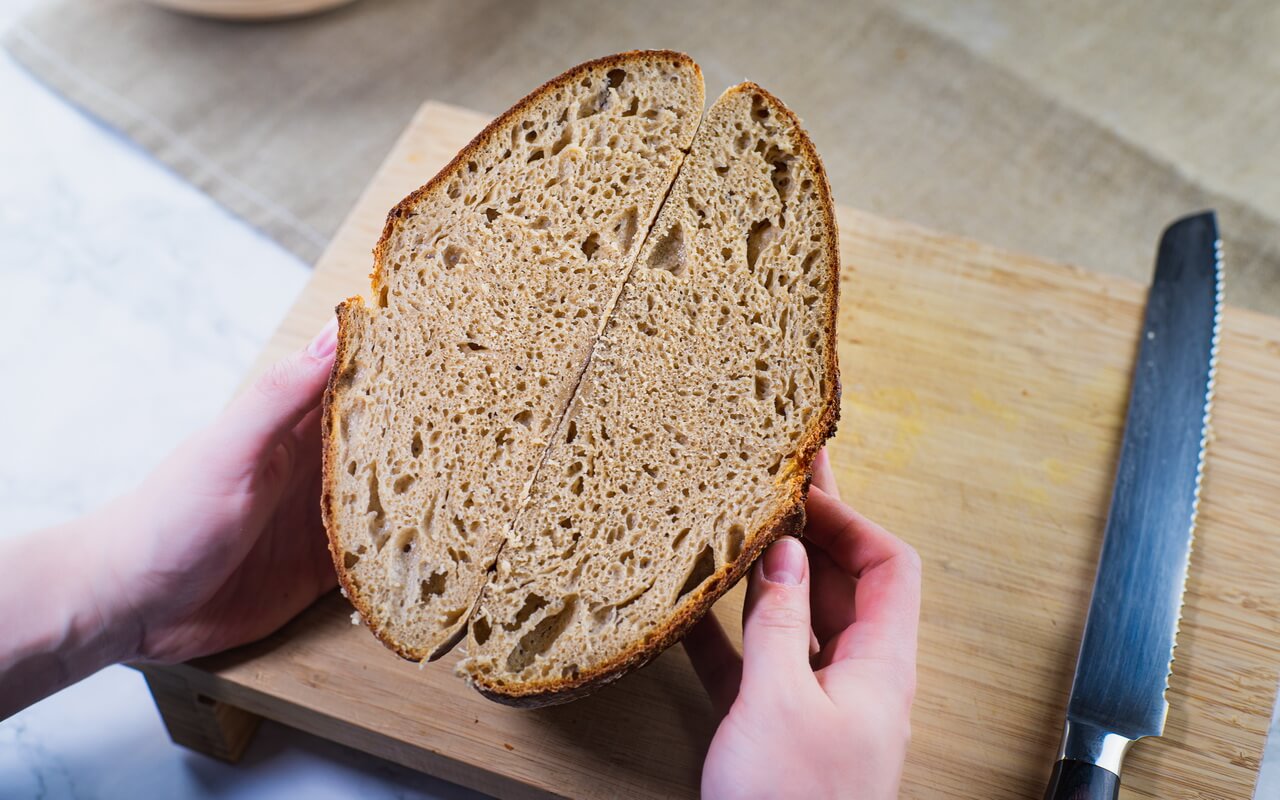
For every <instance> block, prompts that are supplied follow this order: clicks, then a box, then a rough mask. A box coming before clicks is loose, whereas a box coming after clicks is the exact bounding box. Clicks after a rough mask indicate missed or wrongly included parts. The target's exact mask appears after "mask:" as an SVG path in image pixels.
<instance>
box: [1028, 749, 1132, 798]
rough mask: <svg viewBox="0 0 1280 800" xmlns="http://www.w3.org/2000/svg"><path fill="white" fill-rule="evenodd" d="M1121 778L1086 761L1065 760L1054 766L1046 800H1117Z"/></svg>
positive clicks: (1045, 791)
mask: <svg viewBox="0 0 1280 800" xmlns="http://www.w3.org/2000/svg"><path fill="white" fill-rule="evenodd" d="M1119 795H1120V777H1119V776H1118V775H1116V774H1115V773H1114V772H1112V771H1111V770H1106V769H1103V768H1102V767H1099V766H1097V765H1096V764H1090V763H1089V762H1087V761H1076V760H1075V759H1073V758H1064V759H1062V760H1061V761H1059V762H1058V763H1057V764H1054V765H1053V775H1052V776H1051V777H1050V778H1049V787H1048V788H1047V789H1045V790H1044V800H1116V798H1117V797H1119Z"/></svg>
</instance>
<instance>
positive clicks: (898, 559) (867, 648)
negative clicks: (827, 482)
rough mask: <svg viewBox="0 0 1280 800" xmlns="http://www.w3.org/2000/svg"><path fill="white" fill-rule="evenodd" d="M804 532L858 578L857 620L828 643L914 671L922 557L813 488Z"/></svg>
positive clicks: (834, 652) (835, 652)
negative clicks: (832, 641) (831, 642)
mask: <svg viewBox="0 0 1280 800" xmlns="http://www.w3.org/2000/svg"><path fill="white" fill-rule="evenodd" d="M807 512H808V515H809V516H808V526H807V527H806V529H805V536H806V537H807V538H808V539H809V540H810V541H812V542H813V543H814V544H816V545H817V546H819V547H821V548H822V549H823V550H824V551H825V552H826V553H827V554H828V555H830V556H831V559H832V561H834V562H835V563H836V564H838V565H839V566H840V567H841V568H842V569H844V570H845V571H846V572H847V573H848V574H850V575H852V576H854V577H856V578H857V588H856V589H855V593H854V605H855V607H856V609H857V621H856V622H854V624H853V625H851V626H849V627H848V628H847V629H846V630H845V631H844V632H842V633H840V634H838V635H837V637H836V639H835V641H834V643H833V644H832V645H831V646H830V647H829V650H830V660H831V662H832V663H835V662H838V661H840V660H842V659H846V658H855V657H856V658H873V659H880V660H884V661H889V662H892V663H893V664H895V665H896V666H897V667H898V668H900V669H901V670H903V671H904V672H905V671H909V672H911V674H914V671H915V652H916V630H917V627H918V625H919V617H920V576H921V565H920V557H919V556H918V555H917V554H916V551H915V550H913V549H912V548H911V547H910V546H909V545H907V544H906V543H905V542H903V541H902V540H901V539H898V538H897V537H896V536H893V535H892V534H890V533H889V532H888V531H886V530H885V529H884V528H881V527H880V526H879V525H876V524H875V523H874V522H871V521H870V520H868V519H866V518H865V517H863V516H861V515H860V514H858V513H857V512H856V511H854V510H853V509H851V508H849V507H848V506H846V505H844V504H843V503H841V502H840V501H838V500H836V499H835V498H833V497H831V496H830V495H827V494H826V493H824V492H822V490H820V489H819V490H816V491H813V492H810V494H809V503H808V506H807Z"/></svg>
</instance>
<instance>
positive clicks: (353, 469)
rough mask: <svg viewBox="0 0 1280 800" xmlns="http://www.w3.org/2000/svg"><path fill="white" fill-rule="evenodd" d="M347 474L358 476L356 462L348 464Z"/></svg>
mask: <svg viewBox="0 0 1280 800" xmlns="http://www.w3.org/2000/svg"><path fill="white" fill-rule="evenodd" d="M347 474H348V475H355V474H356V462H354V461H352V462H351V463H349V464H347Z"/></svg>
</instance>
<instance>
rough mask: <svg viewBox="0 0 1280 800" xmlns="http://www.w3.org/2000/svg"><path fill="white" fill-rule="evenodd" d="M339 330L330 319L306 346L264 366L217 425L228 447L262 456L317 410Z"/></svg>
mask: <svg viewBox="0 0 1280 800" xmlns="http://www.w3.org/2000/svg"><path fill="white" fill-rule="evenodd" d="M337 325H338V323H337V320H336V319H332V320H329V324H328V325H326V326H325V327H324V329H323V330H321V331H320V333H319V334H318V335H317V336H316V338H315V339H313V340H312V341H311V343H310V344H308V345H307V346H306V347H305V348H304V349H302V350H300V351H298V352H297V353H294V354H293V355H290V356H288V357H286V358H284V359H282V360H280V361H277V362H276V363H275V364H273V365H271V366H270V367H268V368H267V371H266V372H264V373H263V374H262V375H261V376H260V377H259V378H258V379H257V380H256V381H254V382H253V385H252V386H250V387H249V388H248V389H247V390H246V391H244V392H243V393H241V394H240V396H239V397H237V398H236V399H235V400H234V401H232V403H231V405H230V406H229V407H228V408H227V410H226V412H225V413H224V414H223V417H222V419H221V420H219V422H218V425H217V427H218V428H219V429H220V431H219V433H220V438H222V440H223V441H224V443H225V444H226V445H227V446H230V447H232V448H236V449H237V450H239V452H241V453H245V452H246V451H247V452H248V453H260V452H262V451H264V450H265V449H266V448H267V447H268V446H269V445H271V444H273V443H275V442H277V441H279V439H280V437H281V436H283V435H284V434H286V433H288V432H289V431H290V430H292V429H293V427H294V426H295V425H297V424H298V423H299V422H300V421H301V420H302V418H303V417H304V416H305V415H306V414H307V412H308V411H310V410H311V409H313V408H315V407H316V405H317V404H318V403H319V402H320V394H321V392H322V391H323V390H324V385H325V383H326V382H327V381H328V379H329V370H330V368H331V367H332V366H333V355H334V351H335V349H336V347H337V333H338V327H337ZM241 448H243V449H241Z"/></svg>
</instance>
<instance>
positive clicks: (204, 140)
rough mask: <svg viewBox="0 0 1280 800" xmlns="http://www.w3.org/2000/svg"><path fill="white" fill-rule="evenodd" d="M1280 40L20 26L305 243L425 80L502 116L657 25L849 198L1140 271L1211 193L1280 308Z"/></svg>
mask: <svg viewBox="0 0 1280 800" xmlns="http://www.w3.org/2000/svg"><path fill="white" fill-rule="evenodd" d="M1277 42H1280V4H1277V3H1274V2H1269V0H1258V1H1256V2H1239V3H1233V4H1222V3H1206V2H1183V3H1159V4H1150V6H1149V7H1148V8H1146V9H1140V8H1138V7H1137V5H1136V4H1125V3H1115V2H1114V0H1086V1H1084V2H1072V3H1053V4H1049V3H1036V4H1022V3H1008V4H1003V3H998V2H980V1H978V0H972V1H971V2H959V3H957V2H944V0H910V1H909V2H905V3H896V4H894V5H893V6H892V7H890V6H889V5H878V4H870V3H868V4H857V5H855V4H844V3H830V4H805V5H800V4H795V5H792V4H789V3H783V2H772V3H770V2H751V3H746V2H728V1H727V0H721V1H720V2H693V1H692V0H681V2H676V3H669V4H658V3H648V2H625V3H624V2H610V3H605V2H592V1H591V0H554V1H552V0H544V1H543V2H533V1H528V2H499V1H498V0H474V1H472V2H465V0H457V1H453V2H451V1H447V0H441V1H437V0H422V1H421V2H418V1H415V0H362V1H361V2H359V3H356V4H355V5H353V6H350V7H348V8H346V9H343V10H340V11H337V12H333V13H329V14H325V15H321V16H318V17H313V18H310V19H303V20H297V21H291V22H280V23H272V24H254V25H249V24H243V25H242V24H230V23H215V22H207V21H201V20H196V19H190V18H187V17H183V16H179V15H176V14H172V13H168V12H164V11H159V10H155V9H153V8H151V7H148V6H145V5H143V4H142V3H140V2H138V1H137V0H83V1H81V2H74V1H72V0H63V1H62V2H54V3H51V4H50V5H48V6H46V7H42V8H40V9H38V10H37V11H36V12H35V13H33V14H32V15H31V16H30V17H29V18H28V19H26V20H25V21H23V22H22V23H20V24H19V25H17V26H16V27H15V28H14V29H12V31H11V32H10V34H9V35H8V38H7V41H6V46H7V47H8V49H9V50H10V52H11V53H13V55H14V56H15V57H16V58H17V59H18V60H19V61H20V62H22V63H23V64H25V65H26V66H27V67H28V68H29V69H31V70H32V71H33V72H34V73H35V74H36V75H37V76H39V77H40V78H41V79H42V80H44V81H46V82H47V83H48V84H49V85H50V86H52V87H53V88H54V89H56V90H57V91H59V92H61V93H63V94H65V95H66V96H67V97H69V98H70V99H71V100H73V101H74V102H76V103H78V104H80V105H81V106H83V107H84V108H85V109H87V110H88V111H89V112H90V113H92V114H94V115H96V116H98V117H100V118H102V119H103V120H105V121H106V122H107V123H109V124H111V125H113V126H115V127H118V128H119V129H121V130H122V131H124V133H125V134H126V135H127V136H129V137H130V138H132V139H134V140H135V141H137V142H138V143H139V144H140V145H142V146H143V147H145V148H146V149H148V150H150V151H151V152H153V153H154V154H155V155H156V156H157V157H158V158H160V159H161V160H162V161H164V162H165V163H167V164H169V165H170V166H172V167H173V168H174V169H175V170H177V171H178V172H179V173H181V174H182V175H184V176H186V177H187V178H189V179H190V180H191V181H193V182H194V183H195V184H197V185H199V186H200V187H202V188H203V189H204V190H205V191H207V192H209V193H210V194H211V195H213V196H214V197H216V198H217V199H218V200H220V201H221V202H222V203H224V204H225V205H226V206H228V207H229V208H231V209H232V210H234V211H235V212H236V213H237V214H240V215H241V216H243V217H244V218H245V219H247V220H248V221H250V222H251V223H253V224H254V225H256V226H258V227H260V228H261V229H263V230H264V231H266V232H267V233H269V234H270V235H271V236H273V237H275V238H276V239H278V240H279V241H280V242H282V243H283V244H284V245H285V246H286V247H288V248H290V249H291V250H293V251H294V252H296V253H297V254H298V255H300V256H301V257H303V258H304V259H307V260H312V259H314V258H315V257H316V256H317V255H318V254H319V253H320V251H321V250H322V249H323V248H324V246H325V243H326V242H327V241H328V239H329V237H330V235H331V234H332V233H333V232H334V230H335V229H336V227H337V226H338V223H339V222H340V221H341V219H342V217H343V215H344V214H346V213H347V210H348V209H349V208H350V206H351V204H352V203H353V201H354V200H355V198H356V195H357V194H358V193H359V191H360V189H361V188H362V187H363V185H364V184H365V182H366V181H367V180H368V179H369V177H370V176H371V174H372V173H373V170H374V169H375V167H376V166H377V164H378V163H379V161H380V160H381V159H382V157H383V156H384V155H385V154H386V152H387V149H388V148H389V146H390V145H391V143H392V141H393V140H394V138H395V137H396V135H397V134H398V133H399V132H400V130H401V128H402V127H403V126H404V125H405V124H406V123H407V122H408V120H409V118H410V116H411V115H412V113H413V111H414V110H415V109H416V108H417V106H418V105H419V103H420V102H421V101H422V100H424V99H426V98H438V99H442V100H446V101H449V102H453V103H457V104H461V105H465V106H470V107H473V108H477V109H481V110H484V111H488V112H498V111H500V110H502V109H503V108H505V107H507V106H508V105H510V104H511V103H512V102H513V101H514V100H516V99H517V98H518V97H520V96H521V95H523V94H524V93H525V92H527V91H528V90H530V89H532V88H533V87H534V86H536V85H538V84H539V83H541V82H542V81H543V80H545V79H546V78H548V77H550V76H551V75H553V74H555V73H557V72H559V71H560V70H562V69H564V68H565V67H568V66H569V65H571V64H574V63H576V62H578V61H582V60H584V59H587V58H590V57H593V56H597V55H601V54H604V53H609V52H614V51H618V50H625V49H631V48H637V47H669V48H674V49H678V50H684V51H686V52H688V53H690V54H691V55H693V56H694V58H696V59H697V60H698V61H699V62H700V63H701V64H702V67H703V69H704V70H705V72H706V78H707V89H708V95H709V96H712V97H714V96H715V95H716V94H718V93H719V92H720V91H721V90H722V89H723V88H725V87H726V86H728V85H729V84H731V83H734V82H736V81H738V80H741V79H743V78H751V79H752V80H755V81H757V82H759V83H761V84H762V85H764V86H766V87H767V88H769V89H770V90H771V91H773V92H774V93H776V94H777V95H778V96H780V97H782V98H783V99H784V100H785V101H786V102H787V103H788V104H789V105H791V106H792V107H793V108H794V109H795V110H796V111H797V112H798V113H799V114H800V115H801V116H802V117H803V118H804V119H805V121H806V123H807V125H808V127H809V130H810V131H811V133H812V134H813V138H814V139H815V140H816V142H817V144H818V148H819V150H820V151H821V152H822V154H823V156H824V158H825V160H826V164H827V169H828V170H829V172H830V173H831V179H832V183H833V185H834V187H835V193H836V198H837V200H838V201H839V202H840V203H843V204H847V205H852V206H857V207H860V208H864V209H869V210H872V211H875V212H877V213H881V214H885V215H889V216H893V217H899V218H903V219H907V220H912V221H915V222H918V223H921V224H924V225H928V226H931V227H935V228H939V229H942V230H947V231H953V232H958V233H962V234H965V235H968V236H972V237H974V238H978V239H982V240H984V241H987V242H991V243H993V244H998V245H1002V246H1005V247H1010V248H1016V249H1020V250H1025V251H1029V252H1033V253H1036V254H1040V255H1044V256H1048V257H1050V258H1055V259H1060V260H1063V261H1069V262H1072V263H1075V264H1079V265H1081V266H1085V267H1088V268H1092V269H1096V270H1102V271H1107V272H1112V273H1119V274H1123V275H1128V276H1131V277H1133V278H1135V279H1138V280H1144V281H1145V280H1147V279H1148V277H1149V275H1150V270H1151V263H1152V257H1153V254H1154V251H1155V241H1156V237H1157V236H1158V234H1159V232H1160V230H1161V228H1162V226H1163V225H1164V224H1165V223H1166V222H1168V221H1169V220H1170V219H1172V218H1173V217H1175V216H1178V215H1181V214H1184V213H1186V212H1189V211H1193V210H1197V209H1200V208H1202V207H1206V206H1212V207H1215V208H1217V209H1218V211H1219V213H1220V219H1221V222H1222V226H1223V229H1224V232H1225V238H1226V250H1227V258H1228V260H1229V269H1230V272H1229V275H1228V287H1229V295H1230V300H1231V301H1232V302H1233V303H1236V304H1238V305H1243V306H1249V307H1252V308H1257V309H1262V310H1266V311H1270V312H1272V313H1280V237H1278V236H1277V233H1278V232H1280V58H1277V53H1280V45H1277ZM422 177H423V180H424V181H425V180H426V179H427V178H428V177H429V176H428V175H423V176H422ZM370 244H372V242H371V243H370Z"/></svg>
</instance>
